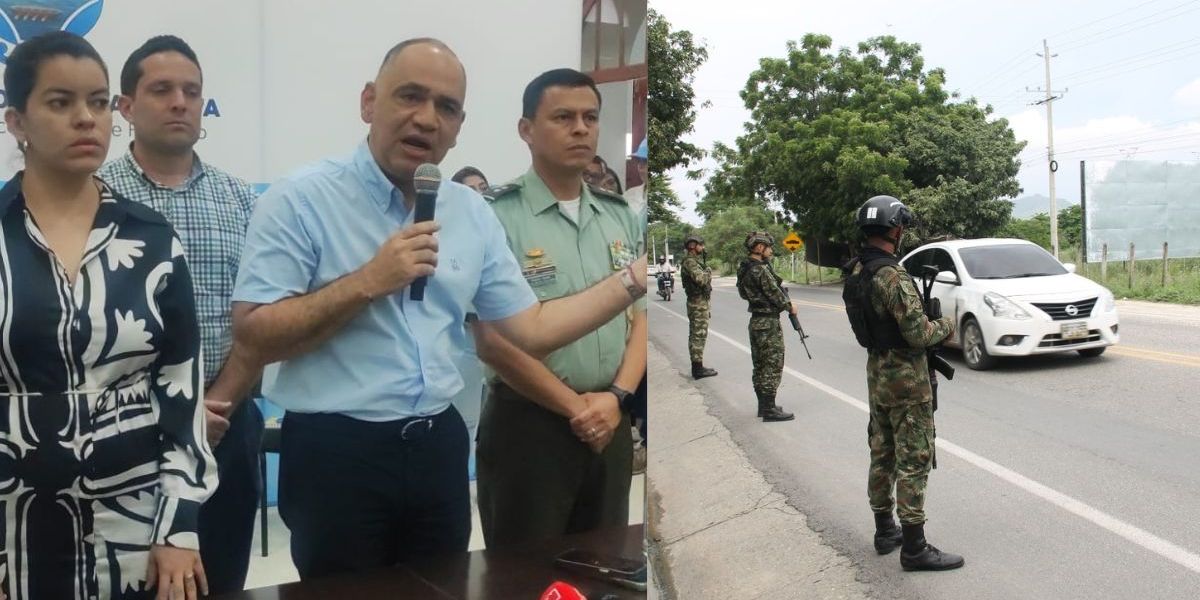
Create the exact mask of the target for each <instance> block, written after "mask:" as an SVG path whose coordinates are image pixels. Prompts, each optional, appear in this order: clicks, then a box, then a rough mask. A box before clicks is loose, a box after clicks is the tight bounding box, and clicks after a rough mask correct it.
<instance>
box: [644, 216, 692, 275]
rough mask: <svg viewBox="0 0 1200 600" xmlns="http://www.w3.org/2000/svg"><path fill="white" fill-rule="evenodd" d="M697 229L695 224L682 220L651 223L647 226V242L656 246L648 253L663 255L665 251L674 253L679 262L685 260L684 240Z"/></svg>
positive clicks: (676, 260)
mask: <svg viewBox="0 0 1200 600" xmlns="http://www.w3.org/2000/svg"><path fill="white" fill-rule="evenodd" d="M695 230H696V227H695V226H694V225H692V224H691V223H684V222H682V221H660V222H657V223H651V224H650V225H649V227H647V228H646V243H647V244H651V243H652V244H653V245H654V246H653V248H651V249H648V250H647V252H646V253H647V254H649V255H651V256H652V257H658V256H661V255H662V254H663V253H664V252H666V253H669V254H673V255H675V263H676V264H678V263H680V262H682V261H683V241H684V240H685V239H687V236H689V235H691V234H692V232H693V231H695ZM651 260H653V259H651Z"/></svg>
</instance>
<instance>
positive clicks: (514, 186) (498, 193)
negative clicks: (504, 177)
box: [483, 183, 521, 202]
mask: <svg viewBox="0 0 1200 600" xmlns="http://www.w3.org/2000/svg"><path fill="white" fill-rule="evenodd" d="M520 189H521V184H519V183H506V184H504V185H498V186H494V187H490V188H488V189H487V191H486V192H484V193H483V199H484V200H487V201H488V202H495V201H496V200H499V199H500V198H502V197H504V196H507V195H509V194H511V193H513V192H516V191H517V190H520Z"/></svg>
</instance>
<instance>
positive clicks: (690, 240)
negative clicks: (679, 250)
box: [683, 233, 704, 248]
mask: <svg viewBox="0 0 1200 600" xmlns="http://www.w3.org/2000/svg"><path fill="white" fill-rule="evenodd" d="M692 244H700V245H701V246H703V245H704V238H702V237H700V236H698V235H696V234H694V233H693V234H692V235H689V236H687V239H686V240H684V241H683V247H684V248H687V247H688V246H691V245H692Z"/></svg>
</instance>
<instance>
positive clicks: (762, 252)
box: [737, 231, 796, 422]
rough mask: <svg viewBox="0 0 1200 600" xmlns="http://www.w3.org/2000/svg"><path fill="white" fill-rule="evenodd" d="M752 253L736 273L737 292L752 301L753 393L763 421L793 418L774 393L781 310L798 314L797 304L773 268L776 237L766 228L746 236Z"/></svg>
mask: <svg viewBox="0 0 1200 600" xmlns="http://www.w3.org/2000/svg"><path fill="white" fill-rule="evenodd" d="M745 246H746V250H747V251H748V252H749V253H750V256H749V257H748V258H747V259H746V260H744V261H742V264H741V265H740V266H739V267H738V272H737V288H738V294H739V295H741V297H742V299H743V300H745V301H746V302H747V303H748V304H749V311H750V359H751V360H752V361H753V363H754V395H755V396H757V397H758V416H759V417H762V420H763V422H771V421H790V420H792V419H793V418H795V417H794V415H792V413H790V412H786V411H784V410H783V409H782V408H780V407H779V406H778V405H776V404H775V394H776V392H778V391H779V382H780V380H781V379H782V378H783V329H782V328H781V327H780V326H779V313H782V312H784V311H787V312H789V313H791V314H795V313H796V305H795V304H794V303H793V302H792V301H791V300H790V299H788V296H787V292H785V291H784V289H783V279H782V278H780V277H779V276H778V275H776V274H775V270H774V269H772V268H771V257H772V256H774V254H775V239H774V238H773V237H771V234H769V233H767V232H765V231H752V232H750V234H749V235H747V236H746V244H745Z"/></svg>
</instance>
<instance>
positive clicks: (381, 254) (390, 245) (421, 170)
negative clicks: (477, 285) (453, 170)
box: [359, 163, 441, 301]
mask: <svg viewBox="0 0 1200 600" xmlns="http://www.w3.org/2000/svg"><path fill="white" fill-rule="evenodd" d="M413 179H414V182H415V184H416V189H417V199H416V206H415V214H414V215H413V224H412V225H409V226H408V227H405V228H404V229H401V230H400V231H398V232H396V233H394V234H392V236H391V237H389V238H388V239H387V241H386V242H384V243H383V245H382V246H380V247H379V251H378V252H376V253H375V257H374V258H372V259H371V260H370V261H368V262H367V264H365V265H363V267H362V268H361V269H360V270H359V271H360V273H359V275H360V276H361V277H362V278H363V281H364V288H365V292H366V294H367V295H368V296H369V297H370V298H372V299H375V298H379V297H381V296H386V295H388V294H391V293H393V292H395V291H396V290H399V289H402V288H404V287H408V286H411V290H412V299H413V300H416V301H420V300H421V299H422V298H423V297H424V295H425V280H426V278H427V277H429V276H430V275H433V272H434V270H435V269H436V268H437V251H438V240H437V238H436V237H434V234H435V233H437V231H438V229H440V228H441V227H440V226H439V225H438V224H437V223H436V222H434V221H433V212H434V205H435V204H436V203H437V189H438V185H440V183H441V173H440V172H439V171H438V168H437V167H436V166H434V165H431V164H428V163H427V164H423V165H421V166H420V167H417V171H416V173H415V175H414V177H413Z"/></svg>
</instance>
